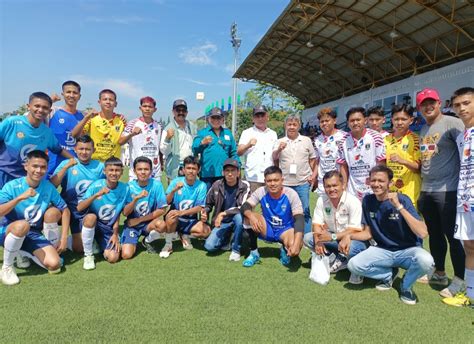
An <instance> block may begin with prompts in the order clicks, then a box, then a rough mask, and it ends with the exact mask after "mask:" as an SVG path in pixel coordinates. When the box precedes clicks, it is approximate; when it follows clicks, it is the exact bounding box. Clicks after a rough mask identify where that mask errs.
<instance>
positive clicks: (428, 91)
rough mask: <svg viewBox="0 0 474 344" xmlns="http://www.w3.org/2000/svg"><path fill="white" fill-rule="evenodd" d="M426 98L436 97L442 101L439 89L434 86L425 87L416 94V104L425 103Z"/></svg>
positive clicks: (435, 98)
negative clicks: (433, 87)
mask: <svg viewBox="0 0 474 344" xmlns="http://www.w3.org/2000/svg"><path fill="white" fill-rule="evenodd" d="M425 99H434V100H437V101H440V99H439V94H438V91H436V90H435V89H432V88H425V89H424V90H422V91H420V92H418V94H417V95H416V105H420V104H421V103H423V101H424V100H425Z"/></svg>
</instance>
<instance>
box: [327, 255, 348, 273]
mask: <svg viewBox="0 0 474 344" xmlns="http://www.w3.org/2000/svg"><path fill="white" fill-rule="evenodd" d="M344 269H347V259H340V258H339V257H338V258H336V260H335V261H334V263H332V265H331V267H330V268H329V273H330V274H335V273H336V272H338V271H341V270H344Z"/></svg>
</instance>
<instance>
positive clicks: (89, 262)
mask: <svg viewBox="0 0 474 344" xmlns="http://www.w3.org/2000/svg"><path fill="white" fill-rule="evenodd" d="M82 267H83V268H84V270H94V269H95V259H94V256H93V255H92V256H84V264H83V265H82Z"/></svg>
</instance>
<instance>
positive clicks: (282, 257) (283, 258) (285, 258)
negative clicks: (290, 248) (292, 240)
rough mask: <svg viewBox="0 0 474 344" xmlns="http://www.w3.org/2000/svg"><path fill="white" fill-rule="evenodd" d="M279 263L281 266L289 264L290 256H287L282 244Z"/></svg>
mask: <svg viewBox="0 0 474 344" xmlns="http://www.w3.org/2000/svg"><path fill="white" fill-rule="evenodd" d="M280 263H281V265H283V266H288V265H290V257H289V256H288V253H287V252H286V249H285V248H284V247H283V246H282V247H280Z"/></svg>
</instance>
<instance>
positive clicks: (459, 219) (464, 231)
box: [454, 212, 474, 240]
mask: <svg viewBox="0 0 474 344" xmlns="http://www.w3.org/2000/svg"><path fill="white" fill-rule="evenodd" d="M454 238H456V239H459V240H474V213H473V212H468V213H456V226H455V227H454Z"/></svg>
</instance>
